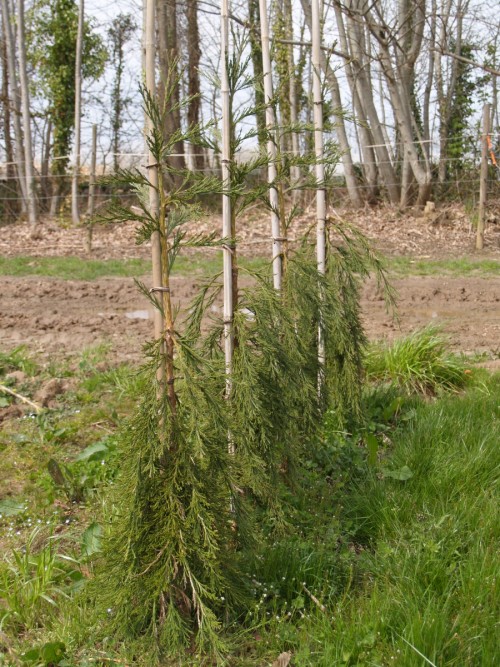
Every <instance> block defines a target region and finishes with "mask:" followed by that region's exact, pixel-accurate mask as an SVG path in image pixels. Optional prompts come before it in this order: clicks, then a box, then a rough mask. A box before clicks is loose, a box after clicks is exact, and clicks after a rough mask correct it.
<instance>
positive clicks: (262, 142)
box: [248, 0, 267, 150]
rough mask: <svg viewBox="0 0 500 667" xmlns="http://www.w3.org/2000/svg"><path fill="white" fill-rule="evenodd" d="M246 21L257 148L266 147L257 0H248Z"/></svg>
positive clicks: (263, 148)
mask: <svg viewBox="0 0 500 667" xmlns="http://www.w3.org/2000/svg"><path fill="white" fill-rule="evenodd" d="M248 22H249V40H250V53H251V57H252V66H253V75H254V95H255V108H256V112H255V119H256V122H257V139H258V142H259V148H260V149H261V150H265V148H266V141H267V140H266V112H265V109H264V92H263V90H262V78H263V72H262V47H261V43H260V11H259V0H248Z"/></svg>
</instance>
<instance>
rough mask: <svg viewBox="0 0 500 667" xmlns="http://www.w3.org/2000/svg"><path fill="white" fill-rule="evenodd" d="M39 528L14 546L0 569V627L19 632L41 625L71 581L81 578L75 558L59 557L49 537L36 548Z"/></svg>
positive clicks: (51, 614) (53, 610) (65, 594)
mask: <svg viewBox="0 0 500 667" xmlns="http://www.w3.org/2000/svg"><path fill="white" fill-rule="evenodd" d="M39 539H40V534H39V529H37V528H36V529H35V530H34V531H33V532H32V534H31V535H30V537H29V539H28V542H27V543H26V547H25V548H24V549H23V550H19V551H17V550H14V551H13V552H12V556H11V557H10V558H8V557H7V558H6V559H5V561H4V563H3V564H2V567H1V569H0V598H1V599H2V600H3V602H4V604H3V607H2V609H1V611H0V630H1V629H2V628H4V629H7V628H10V629H11V630H12V631H16V632H21V631H26V630H31V629H34V628H36V627H37V626H39V625H42V624H43V625H45V624H46V623H47V619H48V618H49V617H52V616H53V615H54V614H55V611H56V609H57V606H58V602H59V600H60V599H61V598H65V597H67V596H68V592H67V589H68V586H69V585H70V584H71V581H74V580H76V579H78V580H79V579H80V578H81V574H80V571H79V568H78V567H75V565H76V561H73V560H72V559H71V558H65V559H63V558H62V557H61V556H58V554H57V552H56V550H55V549H54V545H53V541H52V540H49V541H48V543H47V545H46V546H44V547H43V548H41V549H39V550H38V551H37V550H36V548H35V545H36V542H37V541H39Z"/></svg>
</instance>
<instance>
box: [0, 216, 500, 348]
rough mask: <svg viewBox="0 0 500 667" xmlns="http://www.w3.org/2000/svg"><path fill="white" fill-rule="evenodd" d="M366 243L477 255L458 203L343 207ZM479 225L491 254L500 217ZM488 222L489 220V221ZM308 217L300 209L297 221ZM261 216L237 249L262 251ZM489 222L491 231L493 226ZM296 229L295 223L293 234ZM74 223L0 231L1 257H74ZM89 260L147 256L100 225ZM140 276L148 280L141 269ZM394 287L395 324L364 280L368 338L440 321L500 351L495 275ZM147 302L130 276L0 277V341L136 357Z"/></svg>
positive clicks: (410, 281) (78, 242) (404, 250)
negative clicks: (428, 207)
mask: <svg viewBox="0 0 500 667" xmlns="http://www.w3.org/2000/svg"><path fill="white" fill-rule="evenodd" d="M350 217H351V219H353V218H354V220H353V221H354V222H355V223H356V224H357V225H358V226H359V227H361V229H362V230H363V231H365V233H367V235H368V236H370V237H371V238H372V239H373V240H374V242H375V245H377V246H378V247H379V248H380V249H382V250H383V251H384V252H386V253H388V254H392V255H398V254H399V255H411V256H412V257H415V258H419V257H420V258H422V257H432V258H446V257H457V256H460V257H462V256H471V257H472V256H476V255H475V253H474V251H473V248H474V231H473V229H472V227H471V225H470V222H469V221H468V218H467V216H466V215H465V214H464V213H463V211H461V210H459V209H457V210H451V212H447V213H446V216H442V218H441V220H442V221H443V220H444V222H439V223H435V221H434V222H432V221H431V222H430V223H428V222H426V221H425V220H423V219H422V218H418V217H414V216H411V215H406V216H402V215H401V214H400V213H398V212H397V211H394V210H392V209H381V210H373V211H364V212H359V213H356V214H355V215H353V214H351V215H350ZM491 220H492V222H491V224H490V226H489V228H488V232H487V238H486V251H485V253H484V254H483V255H482V256H486V257H488V258H490V259H491V258H495V257H498V258H499V259H500V246H499V243H498V241H497V238H498V239H500V233H499V231H500V224H498V223H497V222H493V220H494V217H492V218H491ZM495 220H496V219H495ZM310 222H312V220H309V219H308V216H305V217H304V218H302V219H301V221H300V228H302V229H305V228H306V227H307V226H308V224H309V223H310ZM217 224H218V221H217V220H216V219H212V220H209V221H206V222H204V223H202V224H201V225H200V224H198V225H197V231H200V230H204V231H208V230H209V229H210V228H214V227H215V226H216V225H217ZM266 227H267V219H266V216H265V214H264V213H262V214H257V213H256V214H255V217H254V218H249V219H248V224H247V228H246V231H245V230H243V232H242V237H243V246H242V247H243V250H244V254H247V255H256V254H264V252H265V249H266V248H267V238H266V232H265V230H266ZM497 229H498V230H499V231H497ZM299 231H300V229H299V226H297V227H296V228H295V233H298V232H299ZM83 237H84V233H83V232H82V230H75V229H69V230H65V229H62V228H60V227H58V226H57V225H54V224H49V223H47V224H46V225H45V226H44V227H42V229H41V234H40V237H39V238H38V239H37V240H36V241H33V240H32V239H31V238H30V230H29V228H28V227H27V226H26V225H11V226H9V227H4V228H1V229H0V254H3V255H10V256H12V255H28V254H29V255H35V256H37V255H38V256H47V255H79V256H81V257H84V256H85V253H84V251H83ZM94 246H95V250H94V253H93V256H94V257H96V258H111V257H120V258H129V257H147V256H148V254H149V249H148V248H147V247H137V246H136V245H135V244H134V229H133V226H131V225H122V226H120V228H119V229H117V228H114V229H111V228H109V227H108V228H104V229H102V228H101V229H97V230H96V232H95V242H94ZM197 280H198V278H197V276H194V277H189V278H186V277H184V278H179V277H178V278H174V281H173V296H174V299H175V300H177V301H179V302H181V303H183V304H186V302H187V300H189V298H191V297H192V296H194V294H195V293H196V289H197ZM144 281H145V282H146V284H147V282H148V278H147V277H145V279H144ZM393 285H394V287H395V288H396V290H397V292H398V306H399V322H396V321H394V320H393V319H392V318H391V316H390V315H388V314H387V312H386V309H385V304H384V301H383V299H382V298H381V297H380V295H379V294H377V291H376V288H375V285H374V284H373V283H372V282H370V281H369V282H368V283H367V285H366V286H365V290H364V294H363V304H362V306H363V316H364V322H365V326H366V331H367V333H368V336H369V337H370V338H371V339H381V338H385V339H389V340H390V339H392V338H394V337H396V336H399V335H401V334H404V333H408V332H410V331H413V330H414V329H417V328H420V327H423V326H425V325H426V324H429V323H431V322H433V323H436V324H440V325H442V327H443V329H444V330H445V331H446V332H447V333H448V334H449V335H450V339H451V343H452V347H453V348H454V349H455V350H460V351H463V352H465V353H472V352H485V353H488V354H489V356H491V357H493V358H494V357H498V355H499V353H500V279H498V278H493V277H491V278H478V277H439V276H437V277H434V276H433V277H419V276H410V277H406V278H400V279H395V280H393ZM148 306H149V304H148V303H147V300H146V299H145V297H144V296H143V295H142V294H140V293H139V292H138V290H137V288H136V286H135V285H134V282H133V280H132V279H123V278H105V279H100V280H96V281H92V282H84V281H67V280H58V279H51V278H40V277H23V278H14V277H4V278H2V289H1V293H0V347H1V348H2V349H3V350H8V349H10V348H12V347H14V346H16V345H19V344H21V343H24V344H27V345H28V346H29V348H30V349H32V350H34V351H37V352H38V353H40V354H42V355H43V354H46V355H49V356H51V355H72V354H75V353H78V352H80V351H81V350H82V349H84V348H86V347H89V346H92V345H95V344H97V343H100V342H103V341H108V342H109V343H110V345H111V348H112V351H113V356H114V357H115V358H116V360H117V361H118V360H120V361H125V360H137V359H139V358H140V356H141V346H142V344H143V342H144V341H145V340H147V339H148V337H150V336H151V332H152V322H151V320H150V319H145V318H147V316H148V310H149V308H150V307H149V308H148Z"/></svg>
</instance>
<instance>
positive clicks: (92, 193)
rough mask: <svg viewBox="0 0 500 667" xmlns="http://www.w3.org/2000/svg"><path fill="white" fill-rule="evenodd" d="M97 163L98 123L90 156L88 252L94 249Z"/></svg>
mask: <svg viewBox="0 0 500 667" xmlns="http://www.w3.org/2000/svg"><path fill="white" fill-rule="evenodd" d="M96 163H97V125H95V124H94V125H92V153H91V157H90V178H89V203H88V207H87V218H88V221H89V223H88V226H87V241H86V250H87V252H91V251H92V232H93V230H94V225H93V223H92V218H93V217H94V212H95V176H96Z"/></svg>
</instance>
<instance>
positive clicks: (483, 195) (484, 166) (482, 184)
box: [476, 104, 490, 250]
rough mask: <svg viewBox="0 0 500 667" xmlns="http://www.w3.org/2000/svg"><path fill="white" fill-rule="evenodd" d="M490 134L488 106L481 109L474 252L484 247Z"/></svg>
mask: <svg viewBox="0 0 500 667" xmlns="http://www.w3.org/2000/svg"><path fill="white" fill-rule="evenodd" d="M489 133H490V105H489V104H485V105H484V107H483V134H482V137H481V141H482V144H481V175H480V181H479V215H478V220H477V235H476V250H482V249H483V246H484V218H485V215H486V199H487V194H488V134H489Z"/></svg>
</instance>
